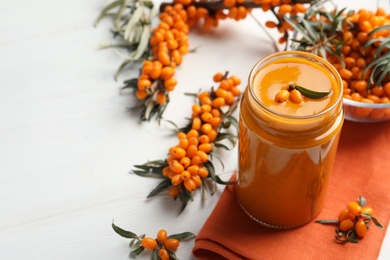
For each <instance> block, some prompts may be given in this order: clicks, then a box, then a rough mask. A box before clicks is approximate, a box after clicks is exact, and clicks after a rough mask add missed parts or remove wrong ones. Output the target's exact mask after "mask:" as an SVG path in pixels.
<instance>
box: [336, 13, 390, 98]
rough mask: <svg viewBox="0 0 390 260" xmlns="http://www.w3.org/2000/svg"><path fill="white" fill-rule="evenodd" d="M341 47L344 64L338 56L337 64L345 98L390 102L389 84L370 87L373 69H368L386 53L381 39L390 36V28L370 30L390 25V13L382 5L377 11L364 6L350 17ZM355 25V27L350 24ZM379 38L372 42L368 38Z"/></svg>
mask: <svg viewBox="0 0 390 260" xmlns="http://www.w3.org/2000/svg"><path fill="white" fill-rule="evenodd" d="M347 21H348V23H345V28H344V30H345V31H344V33H343V37H342V40H343V41H345V44H344V45H343V47H342V49H341V53H342V56H343V60H344V62H345V66H343V65H342V64H341V63H340V62H339V61H337V59H336V58H334V59H333V61H334V66H335V67H336V68H337V69H338V71H339V73H340V75H341V77H342V79H343V84H344V97H345V98H349V99H352V100H355V101H360V102H365V103H390V99H389V98H390V83H389V82H388V83H386V84H384V85H382V84H378V85H376V86H371V87H370V84H372V83H370V81H369V80H370V75H371V72H372V68H369V69H366V68H367V66H369V65H370V64H371V63H372V62H373V61H375V59H378V58H379V57H381V56H382V55H384V54H386V53H387V51H388V49H387V48H382V49H379V47H380V46H379V44H380V41H379V40H380V39H385V38H387V37H389V36H390V30H389V29H388V30H381V31H378V32H375V33H370V32H372V30H374V29H376V28H378V27H380V26H384V25H389V24H390V14H386V12H385V11H384V9H382V8H379V9H377V11H376V12H372V11H369V10H365V9H361V10H359V11H358V12H356V13H355V14H353V15H351V16H349V17H348V18H347ZM351 24H352V26H351ZM375 39H377V40H378V41H375V42H374V43H373V44H368V45H367V43H368V42H369V41H372V40H375Z"/></svg>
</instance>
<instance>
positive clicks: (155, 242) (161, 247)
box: [112, 222, 195, 260]
mask: <svg viewBox="0 0 390 260" xmlns="http://www.w3.org/2000/svg"><path fill="white" fill-rule="evenodd" d="M112 228H113V229H114V231H115V232H116V233H117V234H118V235H120V236H122V237H124V238H129V239H131V241H130V246H131V252H130V254H131V255H133V256H137V255H139V254H141V253H142V252H143V251H144V250H145V249H147V250H151V251H153V252H152V260H158V259H160V260H170V259H171V260H175V259H178V258H177V257H176V254H175V252H176V250H177V249H178V247H179V245H180V242H181V241H183V240H188V239H193V238H194V237H195V235H194V234H193V233H191V232H184V233H179V234H173V235H169V236H168V233H167V231H166V230H164V229H161V230H159V231H158V233H157V237H156V238H152V237H146V236H145V234H142V235H137V234H135V233H133V232H131V231H128V230H124V229H122V228H120V227H118V226H116V225H115V224H114V222H113V223H112Z"/></svg>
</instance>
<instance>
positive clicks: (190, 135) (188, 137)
mask: <svg viewBox="0 0 390 260" xmlns="http://www.w3.org/2000/svg"><path fill="white" fill-rule="evenodd" d="M198 136H199V132H198V131H197V130H195V129H191V130H190V131H189V132H188V133H187V139H189V140H190V139H191V137H198Z"/></svg>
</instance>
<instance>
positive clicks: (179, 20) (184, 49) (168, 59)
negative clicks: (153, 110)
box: [135, 0, 250, 105]
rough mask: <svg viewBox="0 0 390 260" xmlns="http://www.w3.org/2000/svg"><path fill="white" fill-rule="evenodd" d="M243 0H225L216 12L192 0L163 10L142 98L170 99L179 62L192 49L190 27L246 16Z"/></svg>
mask: <svg viewBox="0 0 390 260" xmlns="http://www.w3.org/2000/svg"><path fill="white" fill-rule="evenodd" d="M243 2H244V1H243V0H224V2H223V3H224V8H225V9H218V10H217V11H216V12H215V13H214V12H210V11H209V10H208V9H207V8H205V7H202V6H196V5H194V4H193V1H192V0H174V2H173V5H167V6H165V8H164V10H163V11H162V12H161V13H160V15H159V18H160V23H159V24H158V26H157V28H155V29H154V30H153V32H152V36H151V38H150V46H151V51H152V57H151V60H145V61H144V63H143V65H142V70H141V74H140V75H139V77H138V82H137V91H136V93H135V94H136V97H137V98H138V99H139V100H143V99H146V98H148V97H152V98H153V99H154V100H155V101H156V103H157V104H159V105H164V104H165V103H167V97H168V92H169V91H172V90H174V88H175V86H176V85H177V81H176V79H175V78H174V75H175V68H176V66H178V65H180V64H181V63H182V56H183V55H185V54H187V53H188V51H189V44H188V32H189V30H190V27H193V26H194V25H196V24H197V23H198V22H199V21H201V20H204V23H203V28H204V29H209V28H211V27H213V26H214V27H215V26H217V25H218V21H219V20H223V19H226V18H232V19H235V20H240V19H244V18H245V17H246V15H247V13H248V12H249V11H250V9H247V8H245V7H244V6H242V5H241V4H242V3H243Z"/></svg>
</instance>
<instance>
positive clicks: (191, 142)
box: [188, 136, 199, 147]
mask: <svg viewBox="0 0 390 260" xmlns="http://www.w3.org/2000/svg"><path fill="white" fill-rule="evenodd" d="M188 144H189V145H195V146H196V147H198V144H199V140H198V137H195V136H193V137H190V139H188Z"/></svg>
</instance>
